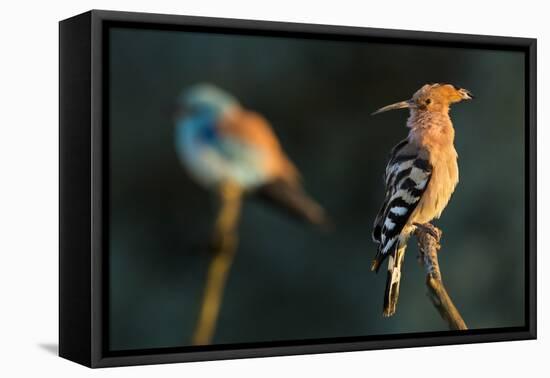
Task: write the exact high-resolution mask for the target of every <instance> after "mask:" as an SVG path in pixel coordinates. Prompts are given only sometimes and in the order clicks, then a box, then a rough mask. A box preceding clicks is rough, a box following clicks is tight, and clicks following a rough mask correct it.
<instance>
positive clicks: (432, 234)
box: [415, 223, 468, 330]
mask: <svg viewBox="0 0 550 378" xmlns="http://www.w3.org/2000/svg"><path fill="white" fill-rule="evenodd" d="M416 226H417V227H416V230H415V235H416V238H417V240H418V249H419V251H420V262H421V263H422V264H423V265H424V268H425V269H426V286H427V287H428V296H429V297H430V300H431V301H432V303H433V305H434V306H435V308H436V309H437V311H438V312H439V314H440V315H441V317H442V318H443V319H444V320H445V321H447V324H448V325H449V328H450V329H451V330H466V329H468V327H467V326H466V323H465V322H464V320H463V319H462V316H461V315H460V312H459V311H458V310H457V308H456V306H455V305H454V303H453V301H452V300H451V297H450V296H449V294H448V293H447V290H446V289H445V286H444V285H443V281H442V278H441V270H440V269H439V261H438V258H437V253H438V251H439V249H440V248H441V244H439V241H440V240H441V235H442V232H441V230H440V229H438V228H436V227H435V226H433V225H432V224H430V223H426V224H417V225H416Z"/></svg>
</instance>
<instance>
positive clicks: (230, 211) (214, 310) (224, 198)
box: [193, 182, 242, 345]
mask: <svg viewBox="0 0 550 378" xmlns="http://www.w3.org/2000/svg"><path fill="white" fill-rule="evenodd" d="M241 198H242V189H241V188H240V187H239V186H238V185H236V184H235V183H232V182H227V183H224V184H223V185H222V186H221V187H220V199H221V209H220V212H219V214H218V217H217V219H216V223H215V226H214V240H215V243H214V247H215V248H214V249H215V250H214V255H213V257H212V260H211V262H210V265H209V267H208V273H207V276H206V286H205V288H204V294H203V298H202V304H201V309H200V313H199V319H198V321H197V326H196V328H195V332H194V335H193V345H207V344H210V342H211V341H212V337H213V336H214V331H215V329H216V323H217V320H218V315H219V312H220V307H221V302H222V298H223V292H224V288H225V283H226V281H227V276H228V274H229V270H230V268H231V264H232V263H233V259H234V257H235V252H236V249H237V240H238V236H237V225H238V220H239V215H240V209H241Z"/></svg>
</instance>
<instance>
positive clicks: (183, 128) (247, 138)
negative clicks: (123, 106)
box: [175, 84, 328, 226]
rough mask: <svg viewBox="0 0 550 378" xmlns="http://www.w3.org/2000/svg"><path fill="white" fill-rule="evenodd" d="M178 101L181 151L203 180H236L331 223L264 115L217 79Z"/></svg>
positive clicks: (303, 215)
mask: <svg viewBox="0 0 550 378" xmlns="http://www.w3.org/2000/svg"><path fill="white" fill-rule="evenodd" d="M177 106H178V114H177V115H176V135H175V142H176V150H177V152H178V155H179V157H180V160H181V162H182V163H183V165H184V166H185V167H186V168H187V170H188V171H189V173H190V175H191V176H192V177H193V178H194V179H195V180H196V181H197V182H198V183H199V184H202V185H203V186H204V187H206V188H207V189H212V190H215V189H218V188H219V187H220V186H221V185H223V184H225V183H227V182H231V183H233V184H235V185H238V186H239V188H240V189H241V190H242V191H243V192H248V193H250V192H253V193H256V194H259V195H260V196H261V197H263V198H264V199H267V200H269V201H270V202H272V203H274V204H275V205H277V206H278V207H283V208H284V209H285V210H287V212H289V213H290V214H291V215H294V216H295V217H297V218H300V219H302V220H304V221H307V222H309V223H312V224H315V225H321V226H324V225H326V224H328V218H327V216H326V214H325V211H324V210H323V208H322V207H321V206H320V205H319V204H317V203H316V202H315V201H314V200H312V199H311V198H310V197H309V196H308V195H307V194H306V192H305V191H304V189H303V188H302V185H301V182H300V173H299V172H298V169H297V168H296V167H295V166H294V164H293V163H292V162H291V161H290V159H289V158H288V157H287V155H286V154H285V152H284V151H283V149H282V147H281V145H280V143H279V141H278V139H277V137H276V136H275V134H274V133H273V131H272V129H271V126H270V124H269V123H268V121H267V120H266V119H265V118H264V117H262V116H261V115H259V114H258V113H255V112H252V111H249V110H246V109H244V108H243V107H242V106H241V104H240V103H239V101H238V100H237V99H236V98H235V97H233V96H232V95H230V94H229V93H227V92H225V91H223V90H221V89H220V88H217V87H215V86H214V85H211V84H198V85H195V86H193V87H190V88H188V89H186V90H184V91H183V92H182V94H181V95H180V96H179V97H178V100H177Z"/></svg>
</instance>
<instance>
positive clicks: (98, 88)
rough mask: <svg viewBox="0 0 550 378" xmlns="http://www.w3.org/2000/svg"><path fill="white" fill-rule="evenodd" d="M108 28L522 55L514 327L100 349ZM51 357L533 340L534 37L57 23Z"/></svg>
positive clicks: (194, 23) (207, 22) (111, 20)
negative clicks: (521, 179) (520, 225)
mask: <svg viewBox="0 0 550 378" xmlns="http://www.w3.org/2000/svg"><path fill="white" fill-rule="evenodd" d="M113 25H118V26H120V25H124V26H131V27H140V26H143V25H147V26H148V27H154V28H156V29H170V30H207V31H210V32H220V33H239V34H255V35H265V36H271V35H278V36H280V35H284V36H290V37H299V38H321V39H329V40H330V39H336V40H365V41H366V40H368V41H371V42H372V41H376V42H382V43H405V44H407V43H409V44H411V43H412V44H420V45H432V46H454V47H475V48H486V49H498V50H514V51H521V52H523V53H524V54H525V63H526V64H525V67H526V72H525V75H526V76H525V83H526V87H525V98H526V112H525V117H526V119H525V124H526V125H527V127H526V130H525V132H526V134H527V135H526V138H525V141H526V146H525V152H526V157H525V165H526V166H525V172H526V177H525V187H526V191H525V192H526V195H527V198H526V199H525V201H526V204H525V211H526V214H525V223H526V224H525V227H526V230H525V235H526V238H525V242H526V246H525V251H526V256H525V258H526V261H525V269H526V272H525V277H526V285H525V290H526V292H525V319H526V322H527V323H526V325H525V326H524V327H514V328H499V329H482V330H469V331H460V332H458V331H448V332H434V333H431V332H430V333H415V334H406V335H384V336H365V337H346V338H336V339H318V340H314V341H311V340H293V341H287V342H262V343H247V344H237V345H212V346H202V347H201V346H196V347H195V346H194V347H191V346H190V347H181V348H167V349H153V350H139V351H132V352H108V351H107V349H106V333H105V331H106V324H107V323H106V321H107V312H106V306H105V296H106V291H105V287H106V286H107V284H108V283H107V279H108V275H107V274H106V273H107V267H106V259H105V253H106V251H107V244H106V242H105V241H106V239H107V235H108V228H107V227H106V224H107V222H105V217H106V211H105V209H106V206H108V197H107V196H106V195H105V193H106V192H107V189H106V188H107V184H108V181H107V178H108V175H107V174H106V173H107V172H108V171H109V159H108V148H106V146H107V145H108V133H105V131H104V130H105V128H106V127H108V124H107V123H108V119H107V117H106V114H107V113H108V109H107V106H108V102H107V96H108V93H107V91H106V90H105V88H106V83H108V80H109V77H108V75H107V71H106V70H105V67H106V59H107V54H106V51H107V50H106V47H107V46H108V39H107V38H106V35H107V33H106V30H107V29H108V28H109V27H111V26H113ZM59 28H60V29H59V30H60V33H59V43H60V52H59V62H60V63H59V78H60V79H59V80H60V81H59V87H60V97H59V125H60V126H59V127H60V133H59V155H60V161H59V172H60V175H59V185H60V192H59V203H60V205H59V206H60V207H59V212H60V225H59V354H60V356H62V357H64V358H67V359H69V360H72V361H75V362H77V363H80V364H83V365H86V366H88V367H94V368H95V367H109V366H119V365H138V364H156V363H168V362H184V361H201V360H218V359H231V358H245V357H264V356H278V355H296V354H308V353H326V352H343V351H356V350H370V349H386V348H406V347H418V346H433V345H448V344H466V343H479V342H494V341H506V340H525V339H534V338H536V329H537V327H536V322H537V319H536V85H537V81H536V60H537V59H536V39H528V38H512V37H495V36H484V35H465V34H447V33H434V32H416V31H403V30H385V29H372V28H358V27H342V26H327V25H309V24H296V23H282V22H266V21H249V20H235V19H222V18H204V17H188V16H175V15H161V14H144V13H128V12H113V11H102V10H92V11H89V12H86V13H84V14H81V15H78V16H75V17H72V18H69V19H67V20H64V21H61V22H60V24H59Z"/></svg>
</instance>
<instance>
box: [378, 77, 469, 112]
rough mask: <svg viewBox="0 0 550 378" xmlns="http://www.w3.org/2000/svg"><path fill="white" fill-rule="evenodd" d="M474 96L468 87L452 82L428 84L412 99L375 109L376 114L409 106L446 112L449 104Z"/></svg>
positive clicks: (415, 108)
mask: <svg viewBox="0 0 550 378" xmlns="http://www.w3.org/2000/svg"><path fill="white" fill-rule="evenodd" d="M472 98H474V96H473V95H472V94H471V93H470V91H468V90H467V89H463V88H457V87H455V86H454V85H452V84H438V83H437V84H426V85H424V86H423V87H422V88H420V89H419V90H418V91H416V93H415V94H414V95H413V96H412V98H411V99H410V100H406V101H401V102H396V103H395V104H391V105H388V106H384V107H383V108H380V109H378V110H377V111H375V112H374V113H372V114H373V115H374V114H379V113H383V112H387V111H388V110H394V109H404V108H409V109H411V110H417V111H429V112H446V111H448V110H449V105H451V104H454V103H456V102H460V101H462V100H471V99H472Z"/></svg>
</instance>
